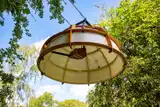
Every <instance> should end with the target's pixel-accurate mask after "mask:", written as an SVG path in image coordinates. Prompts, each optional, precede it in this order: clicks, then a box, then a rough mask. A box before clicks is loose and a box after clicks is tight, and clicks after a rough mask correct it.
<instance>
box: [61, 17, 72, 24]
mask: <svg viewBox="0 0 160 107" xmlns="http://www.w3.org/2000/svg"><path fill="white" fill-rule="evenodd" d="M61 16H62V18H63V19H64V20H65V21H66V22H67V23H68V24H69V25H70V26H71V23H70V22H69V21H68V20H67V19H66V18H65V17H64V16H63V15H61Z"/></svg>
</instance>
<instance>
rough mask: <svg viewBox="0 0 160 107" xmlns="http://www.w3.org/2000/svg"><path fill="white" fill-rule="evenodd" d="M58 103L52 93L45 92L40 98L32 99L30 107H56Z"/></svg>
mask: <svg viewBox="0 0 160 107" xmlns="http://www.w3.org/2000/svg"><path fill="white" fill-rule="evenodd" d="M55 106H56V101H55V100H54V99H53V95H52V93H48V92H45V93H43V95H41V96H39V97H38V98H35V97H31V98H30V100H29V104H28V107H55Z"/></svg>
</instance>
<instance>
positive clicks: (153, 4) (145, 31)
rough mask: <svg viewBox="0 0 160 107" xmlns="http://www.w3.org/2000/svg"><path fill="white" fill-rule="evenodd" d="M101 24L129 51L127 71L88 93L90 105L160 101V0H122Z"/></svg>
mask: <svg viewBox="0 0 160 107" xmlns="http://www.w3.org/2000/svg"><path fill="white" fill-rule="evenodd" d="M102 9H103V11H104V13H103V15H102V16H103V17H102V18H101V20H100V24H101V25H104V26H107V27H108V31H109V32H110V34H111V35H113V36H114V37H117V38H118V39H119V41H120V43H121V45H122V50H123V52H124V53H125V54H126V55H127V62H128V64H127V66H126V69H125V71H124V72H123V73H122V74H121V75H119V76H118V77H116V78H114V79H112V80H110V81H106V82H104V83H99V84H97V85H96V86H95V89H93V90H91V91H90V92H89V94H88V103H89V107H110V106H113V107H114V106H115V107H117V106H118V107H124V106H127V107H132V106H138V107H151V106H158V105H159V104H160V81H159V80H160V72H159V71H160V0H122V1H121V2H120V4H119V6H118V7H116V8H111V9H110V10H109V11H106V10H105V9H104V8H102Z"/></svg>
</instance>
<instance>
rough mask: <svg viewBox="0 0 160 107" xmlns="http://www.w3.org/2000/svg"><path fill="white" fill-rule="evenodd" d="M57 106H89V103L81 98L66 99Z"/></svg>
mask: <svg viewBox="0 0 160 107" xmlns="http://www.w3.org/2000/svg"><path fill="white" fill-rule="evenodd" d="M57 107H87V105H86V104H85V103H84V102H80V101H79V100H65V101H63V102H59V103H58V106H57Z"/></svg>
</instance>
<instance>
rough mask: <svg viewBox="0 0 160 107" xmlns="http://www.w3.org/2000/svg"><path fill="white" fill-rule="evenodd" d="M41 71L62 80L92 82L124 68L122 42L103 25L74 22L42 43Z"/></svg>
mask: <svg viewBox="0 0 160 107" xmlns="http://www.w3.org/2000/svg"><path fill="white" fill-rule="evenodd" d="M37 64H38V68H39V70H40V71H41V73H42V74H43V75H45V76H47V77H49V78H51V79H54V80H57V81H60V82H62V83H71V84H91V83H98V82H102V81H105V80H108V79H111V78H114V77H115V76H117V75H118V74H120V73H121V72H122V71H123V70H124V65H125V64H126V61H125V57H124V55H123V53H122V51H121V48H120V44H119V43H118V42H117V41H116V40H115V39H114V38H113V37H111V36H110V35H109V34H108V32H106V31H105V30H104V29H103V28H101V27H93V26H90V25H87V26H86V25H79V24H77V25H72V26H71V27H69V28H67V29H66V30H64V31H62V32H60V33H58V34H56V35H53V36H52V37H50V38H49V39H48V40H47V41H46V42H45V43H44V45H43V47H42V49H41V51H40V55H39V58H38V60H37Z"/></svg>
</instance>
